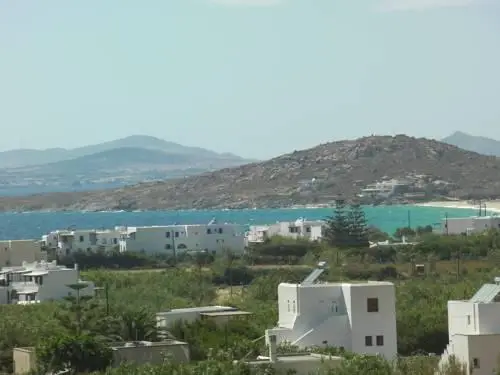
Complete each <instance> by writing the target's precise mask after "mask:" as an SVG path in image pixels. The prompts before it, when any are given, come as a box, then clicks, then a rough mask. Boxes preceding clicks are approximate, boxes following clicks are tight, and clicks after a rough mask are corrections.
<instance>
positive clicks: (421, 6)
mask: <svg viewBox="0 0 500 375" xmlns="http://www.w3.org/2000/svg"><path fill="white" fill-rule="evenodd" d="M491 3H492V1H491V0H382V1H381V4H379V10H381V11H384V12H398V11H425V10H432V9H438V8H458V7H470V6H480V5H485V4H491Z"/></svg>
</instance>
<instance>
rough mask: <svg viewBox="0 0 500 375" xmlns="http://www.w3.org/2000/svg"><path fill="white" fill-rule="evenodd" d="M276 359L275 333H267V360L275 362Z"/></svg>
mask: <svg viewBox="0 0 500 375" xmlns="http://www.w3.org/2000/svg"><path fill="white" fill-rule="evenodd" d="M277 360H278V354H277V348H276V335H269V361H270V362H271V363H275V362H276V361H277Z"/></svg>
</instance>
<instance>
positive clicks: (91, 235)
mask: <svg viewBox="0 0 500 375" xmlns="http://www.w3.org/2000/svg"><path fill="white" fill-rule="evenodd" d="M122 231H123V229H122V228H121V227H116V228H115V229H112V230H105V229H103V230H96V229H75V230H56V231H52V232H50V233H48V234H46V235H44V236H42V243H43V245H44V246H45V247H46V248H48V249H55V250H56V251H57V253H58V254H59V255H69V254H71V253H73V252H77V251H98V250H100V251H112V250H115V249H116V250H118V249H119V248H120V236H121V233H122Z"/></svg>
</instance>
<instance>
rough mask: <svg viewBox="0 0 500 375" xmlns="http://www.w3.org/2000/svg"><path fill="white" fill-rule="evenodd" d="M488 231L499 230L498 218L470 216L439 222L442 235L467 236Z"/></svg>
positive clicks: (499, 222)
mask: <svg viewBox="0 0 500 375" xmlns="http://www.w3.org/2000/svg"><path fill="white" fill-rule="evenodd" d="M489 229H500V216H471V217H457V218H448V219H443V220H441V232H442V234H464V235H469V234H473V233H481V232H484V231H486V230H489Z"/></svg>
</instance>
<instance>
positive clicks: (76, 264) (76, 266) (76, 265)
mask: <svg viewBox="0 0 500 375" xmlns="http://www.w3.org/2000/svg"><path fill="white" fill-rule="evenodd" d="M74 268H75V271H78V263H75V266H74Z"/></svg>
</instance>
